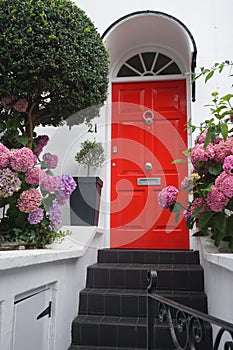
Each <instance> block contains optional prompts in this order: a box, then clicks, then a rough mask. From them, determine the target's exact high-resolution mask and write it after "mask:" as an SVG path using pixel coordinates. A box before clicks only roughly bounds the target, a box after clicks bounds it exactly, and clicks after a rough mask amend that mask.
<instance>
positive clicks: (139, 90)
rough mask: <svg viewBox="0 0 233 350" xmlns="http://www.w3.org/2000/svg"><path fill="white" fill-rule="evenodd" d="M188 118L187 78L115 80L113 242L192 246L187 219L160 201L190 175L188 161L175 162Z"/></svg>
mask: <svg viewBox="0 0 233 350" xmlns="http://www.w3.org/2000/svg"><path fill="white" fill-rule="evenodd" d="M186 122H187V116H186V82H185V80H176V81H160V82H140V83H139V82H134V83H114V84H113V86H112V145H111V146H112V159H111V237H110V246H111V247H112V248H114V247H121V248H139V249H140V248H144V249H152V248H153V249H188V248H189V235H188V230H187V229H186V226H185V222H184V220H180V221H179V222H178V223H177V222H176V221H175V217H174V215H173V214H171V213H170V211H169V210H163V209H161V208H160V207H159V206H158V201H157V197H158V193H159V191H160V190H161V189H162V188H163V187H165V186H168V185H174V186H177V187H178V188H180V183H181V181H182V180H183V178H184V177H185V176H186V175H187V164H186V163H180V164H176V165H174V164H171V162H172V161H173V160H174V159H178V158H181V157H182V151H183V150H185V149H186V148H187V133H186V131H185V130H184V128H185V124H186ZM178 199H179V200H182V199H187V198H183V197H182V194H179V198H178Z"/></svg>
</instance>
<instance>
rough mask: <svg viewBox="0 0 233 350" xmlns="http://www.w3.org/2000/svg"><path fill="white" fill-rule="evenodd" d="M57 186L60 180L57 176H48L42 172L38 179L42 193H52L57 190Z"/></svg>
mask: <svg viewBox="0 0 233 350" xmlns="http://www.w3.org/2000/svg"><path fill="white" fill-rule="evenodd" d="M59 185H60V179H59V177H58V176H53V175H49V174H47V173H45V172H44V173H43V175H42V176H41V177H40V187H41V189H42V190H43V191H48V192H51V193H54V192H56V191H57V189H58V188H59Z"/></svg>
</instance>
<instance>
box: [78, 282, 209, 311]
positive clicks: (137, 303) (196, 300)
mask: <svg viewBox="0 0 233 350" xmlns="http://www.w3.org/2000/svg"><path fill="white" fill-rule="evenodd" d="M159 294H161V295H162V296H164V297H167V298H170V299H172V300H174V301H176V302H178V303H181V304H184V305H187V306H189V307H192V308H194V309H197V310H199V311H202V312H207V297H206V294H205V293H204V292H192V291H168V290H165V291H164V290H160V291H159ZM146 295H147V293H146V291H145V290H134V289H133V290H131V289H123V290H120V289H106V290H105V289H94V288H85V289H83V290H82V291H81V293H80V303H79V313H80V314H82V315H87V314H92V315H99V316H101V315H102V316H103V315H106V316H119V317H146V312H147V311H146Z"/></svg>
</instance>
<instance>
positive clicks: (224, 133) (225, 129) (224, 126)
mask: <svg viewBox="0 0 233 350" xmlns="http://www.w3.org/2000/svg"><path fill="white" fill-rule="evenodd" d="M221 134H222V136H223V138H224V140H225V141H226V139H227V136H228V126H227V124H226V123H221Z"/></svg>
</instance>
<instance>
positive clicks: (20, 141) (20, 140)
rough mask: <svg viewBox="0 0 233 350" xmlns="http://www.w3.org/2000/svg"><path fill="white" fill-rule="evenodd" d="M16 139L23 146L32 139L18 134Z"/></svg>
mask: <svg viewBox="0 0 233 350" xmlns="http://www.w3.org/2000/svg"><path fill="white" fill-rule="evenodd" d="M15 139H16V141H18V142H19V143H21V145H23V146H26V145H27V144H28V141H29V140H30V138H29V137H28V136H17V137H16V138H15Z"/></svg>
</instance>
